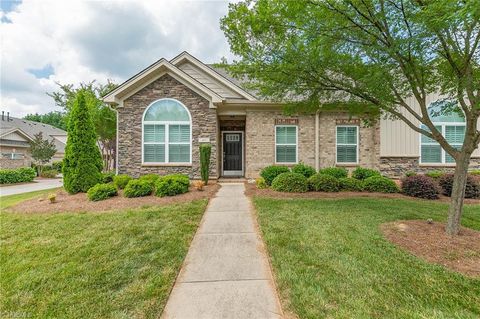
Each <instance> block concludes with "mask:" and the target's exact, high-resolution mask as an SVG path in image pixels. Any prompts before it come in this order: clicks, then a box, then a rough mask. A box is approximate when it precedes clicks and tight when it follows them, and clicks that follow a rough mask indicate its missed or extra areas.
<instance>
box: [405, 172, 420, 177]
mask: <svg viewBox="0 0 480 319" xmlns="http://www.w3.org/2000/svg"><path fill="white" fill-rule="evenodd" d="M415 175H417V172H414V171H408V172H406V173H405V177H410V176H415Z"/></svg>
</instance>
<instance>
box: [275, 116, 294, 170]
mask: <svg viewBox="0 0 480 319" xmlns="http://www.w3.org/2000/svg"><path fill="white" fill-rule="evenodd" d="M277 127H294V128H295V144H292V143H277ZM274 129H275V137H274V138H275V150H274V151H275V164H284V165H285V164H286V165H295V164H298V125H275V128H274ZM282 145H295V162H279V161H277V146H282Z"/></svg>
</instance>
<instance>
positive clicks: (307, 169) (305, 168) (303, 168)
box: [292, 163, 317, 178]
mask: <svg viewBox="0 0 480 319" xmlns="http://www.w3.org/2000/svg"><path fill="white" fill-rule="evenodd" d="M292 172H293V173H297V174H302V175H303V176H305V177H306V178H309V177H310V176H312V175H315V174H316V173H317V171H316V170H315V169H314V168H313V167H311V166H309V165H305V164H304V163H299V164H297V165H295V166H294V167H292Z"/></svg>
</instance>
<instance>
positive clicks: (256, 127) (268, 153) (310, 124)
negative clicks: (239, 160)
mask: <svg viewBox="0 0 480 319" xmlns="http://www.w3.org/2000/svg"><path fill="white" fill-rule="evenodd" d="M275 119H298V160H299V161H302V162H304V163H305V164H308V165H311V166H314V165H315V144H314V140H315V117H314V116H285V115H283V114H282V112H281V111H255V110H248V111H247V115H246V128H245V143H246V145H247V146H246V150H245V158H246V164H247V165H246V171H245V176H246V177H248V178H254V177H257V176H258V173H259V172H260V170H261V169H262V168H264V167H265V166H268V165H272V164H275Z"/></svg>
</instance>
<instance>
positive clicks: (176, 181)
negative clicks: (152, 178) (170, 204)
mask: <svg viewBox="0 0 480 319" xmlns="http://www.w3.org/2000/svg"><path fill="white" fill-rule="evenodd" d="M188 186H190V180H189V179H188V177H187V176H185V175H180V174H174V175H166V176H162V177H161V178H159V179H158V181H157V182H156V183H155V195H157V196H160V197H164V196H175V195H179V194H183V193H186V192H188Z"/></svg>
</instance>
